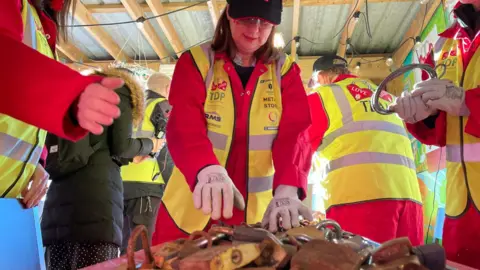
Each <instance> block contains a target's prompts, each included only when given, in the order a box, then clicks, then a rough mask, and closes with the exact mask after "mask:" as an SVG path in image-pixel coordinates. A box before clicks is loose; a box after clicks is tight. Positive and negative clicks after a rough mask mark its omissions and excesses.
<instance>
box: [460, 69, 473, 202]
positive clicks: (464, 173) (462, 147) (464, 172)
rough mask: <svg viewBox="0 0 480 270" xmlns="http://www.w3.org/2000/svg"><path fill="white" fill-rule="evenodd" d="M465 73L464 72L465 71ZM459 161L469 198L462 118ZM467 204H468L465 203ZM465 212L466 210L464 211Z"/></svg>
mask: <svg viewBox="0 0 480 270" xmlns="http://www.w3.org/2000/svg"><path fill="white" fill-rule="evenodd" d="M465 71H466V70H465ZM465 71H463V72H462V78H461V80H460V87H462V88H463V81H464V79H465ZM459 122H460V161H461V163H462V170H463V177H464V179H465V185H466V187H467V196H468V197H469V198H470V197H471V195H470V188H469V187H468V176H467V166H466V165H465V157H464V154H465V151H464V144H465V143H464V135H463V116H460V121H459ZM467 204H468V202H467ZM465 211H466V209H465Z"/></svg>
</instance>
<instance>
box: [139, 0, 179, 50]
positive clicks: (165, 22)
mask: <svg viewBox="0 0 480 270" xmlns="http://www.w3.org/2000/svg"><path fill="white" fill-rule="evenodd" d="M146 2H147V4H148V6H149V7H150V8H151V9H152V12H153V15H155V16H158V15H160V14H163V13H165V12H167V11H166V10H165V8H164V7H163V4H162V2H161V1H158V0H146ZM156 20H157V22H158V24H159V25H160V28H162V31H163V33H164V34H165V36H166V37H167V39H168V41H169V42H170V44H171V45H172V48H173V50H174V51H175V52H177V53H179V52H183V50H185V48H184V47H183V44H182V42H181V41H180V38H179V37H178V34H177V31H175V28H174V27H173V24H172V22H171V21H170V19H169V18H168V16H161V17H158V18H157V19H156ZM178 55H180V54H178Z"/></svg>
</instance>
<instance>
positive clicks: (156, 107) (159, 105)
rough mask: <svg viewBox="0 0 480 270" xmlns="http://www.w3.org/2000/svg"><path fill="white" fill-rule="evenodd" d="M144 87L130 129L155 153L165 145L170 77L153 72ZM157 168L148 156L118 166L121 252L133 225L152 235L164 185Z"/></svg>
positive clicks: (139, 243) (153, 159) (152, 159)
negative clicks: (139, 115)
mask: <svg viewBox="0 0 480 270" xmlns="http://www.w3.org/2000/svg"><path fill="white" fill-rule="evenodd" d="M147 88H148V89H147V90H146V94H147V98H146V100H147V103H146V107H145V114H144V115H143V120H142V122H141V123H140V125H139V126H138V127H136V128H134V129H133V136H134V137H136V138H151V139H152V140H153V141H154V142H155V147H154V150H155V153H157V152H158V151H160V148H162V149H163V148H165V147H162V146H163V145H164V142H165V139H164V135H165V127H166V124H167V120H166V119H167V117H168V113H169V112H170V109H171V107H170V105H169V104H168V101H167V99H166V98H165V97H166V96H168V91H169V88H170V78H169V77H167V76H166V75H164V74H162V73H154V74H153V75H152V76H151V77H150V78H149V79H148V81H147ZM157 150H158V151H157ZM161 169H163V168H160V166H159V164H158V162H157V159H156V158H155V157H152V156H148V155H147V156H144V157H142V156H138V157H135V158H134V159H133V162H131V163H130V164H129V165H127V166H123V167H122V169H121V173H122V179H123V199H124V206H123V240H122V248H121V253H122V254H125V253H126V252H127V246H128V240H129V238H130V234H131V232H132V231H133V230H134V229H135V227H136V226H138V225H145V227H147V229H148V233H149V237H148V239H151V238H152V234H153V231H154V229H155V221H156V218H157V213H158V208H159V206H160V200H161V199H162V195H163V190H164V185H165V179H164V178H163V177H162V174H161ZM166 180H168V178H167V179H166ZM141 248H142V241H141V239H140V238H139V239H138V241H137V243H136V249H137V250H140V249H141Z"/></svg>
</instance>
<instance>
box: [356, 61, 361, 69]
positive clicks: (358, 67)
mask: <svg viewBox="0 0 480 270" xmlns="http://www.w3.org/2000/svg"><path fill="white" fill-rule="evenodd" d="M361 65H362V63H360V62H357V65H356V66H355V69H356V70H359V69H360V66H361Z"/></svg>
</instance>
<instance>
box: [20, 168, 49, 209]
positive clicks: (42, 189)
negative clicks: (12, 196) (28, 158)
mask: <svg viewBox="0 0 480 270" xmlns="http://www.w3.org/2000/svg"><path fill="white" fill-rule="evenodd" d="M49 176H50V175H49V174H48V173H47V171H45V169H44V168H43V167H42V165H40V164H37V168H36V169H35V172H34V173H33V175H32V178H31V179H30V181H29V183H28V184H27V186H26V187H25V189H24V190H23V191H22V197H23V199H22V202H23V204H24V205H25V207H27V208H32V207H35V206H37V205H38V203H39V202H40V200H42V198H43V196H45V194H46V193H47V184H48V178H49Z"/></svg>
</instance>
